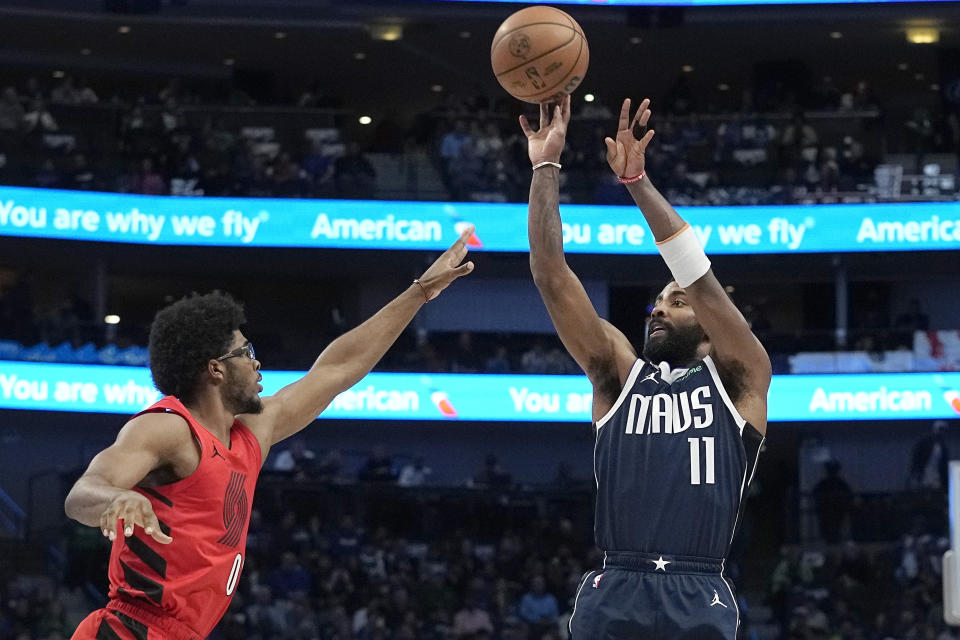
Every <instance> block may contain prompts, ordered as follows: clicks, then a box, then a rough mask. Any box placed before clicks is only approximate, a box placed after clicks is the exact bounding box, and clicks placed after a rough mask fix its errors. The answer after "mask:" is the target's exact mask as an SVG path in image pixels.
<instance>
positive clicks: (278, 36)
mask: <svg viewBox="0 0 960 640" xmlns="http://www.w3.org/2000/svg"><path fill="white" fill-rule="evenodd" d="M286 37H287V32H286V31H277V32H275V33H274V34H273V38H274V39H275V40H283V39H284V38H286Z"/></svg>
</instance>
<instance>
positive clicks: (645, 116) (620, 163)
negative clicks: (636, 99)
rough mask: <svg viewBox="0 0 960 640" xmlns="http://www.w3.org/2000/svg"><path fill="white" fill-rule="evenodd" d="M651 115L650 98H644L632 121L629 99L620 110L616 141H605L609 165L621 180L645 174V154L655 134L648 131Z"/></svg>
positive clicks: (607, 139)
mask: <svg viewBox="0 0 960 640" xmlns="http://www.w3.org/2000/svg"><path fill="white" fill-rule="evenodd" d="M651 114H652V112H651V111H650V98H644V100H643V102H641V103H640V108H639V109H637V113H636V114H635V115H634V116H633V120H632V121H631V120H630V98H627V99H626V100H624V101H623V107H621V108H620V124H619V126H618V127H617V138H616V140H614V139H613V138H610V137H607V138H604V140H603V141H604V143H605V144H606V145H607V163H608V164H609V165H610V168H611V169H613V172H614V173H615V174H617V175H618V176H620V177H621V178H633V177H634V176H638V175H640V174H641V173H642V172H643V169H644V166H645V160H644V153H645V152H646V150H647V145H648V144H650V141H651V140H652V139H653V134H654V131H653V129H650V130H649V131H648V130H647V122H649V120H650V116H651Z"/></svg>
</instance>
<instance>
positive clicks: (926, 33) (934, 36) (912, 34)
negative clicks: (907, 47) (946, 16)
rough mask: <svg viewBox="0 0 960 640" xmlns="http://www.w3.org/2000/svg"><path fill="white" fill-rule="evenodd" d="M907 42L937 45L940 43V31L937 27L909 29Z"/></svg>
mask: <svg viewBox="0 0 960 640" xmlns="http://www.w3.org/2000/svg"><path fill="white" fill-rule="evenodd" d="M907 42H909V43H911V44H935V43H937V42H940V30H939V29H936V28H935V27H907Z"/></svg>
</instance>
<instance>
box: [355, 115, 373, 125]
mask: <svg viewBox="0 0 960 640" xmlns="http://www.w3.org/2000/svg"><path fill="white" fill-rule="evenodd" d="M357 122H359V123H360V124H370V123H371V122H373V118H371V117H370V116H360V117H359V118H358V119H357Z"/></svg>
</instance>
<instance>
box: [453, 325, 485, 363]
mask: <svg viewBox="0 0 960 640" xmlns="http://www.w3.org/2000/svg"><path fill="white" fill-rule="evenodd" d="M482 363H483V360H482V358H481V356H480V354H479V353H477V349H476V347H475V346H474V340H473V334H472V333H470V332H469V331H461V332H460V333H459V334H458V335H457V344H456V346H455V347H454V349H453V353H452V354H451V356H450V371H451V372H453V373H477V372H478V371H480V367H481V364H482Z"/></svg>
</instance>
